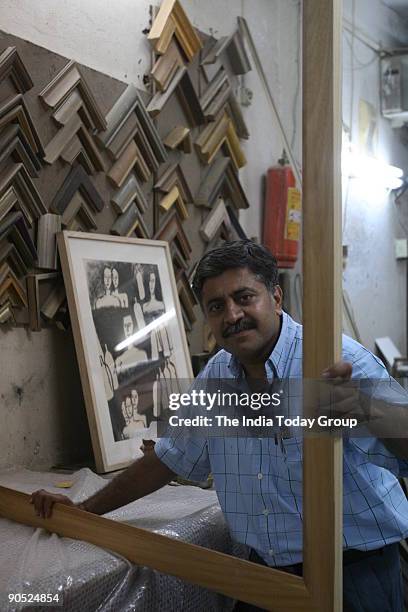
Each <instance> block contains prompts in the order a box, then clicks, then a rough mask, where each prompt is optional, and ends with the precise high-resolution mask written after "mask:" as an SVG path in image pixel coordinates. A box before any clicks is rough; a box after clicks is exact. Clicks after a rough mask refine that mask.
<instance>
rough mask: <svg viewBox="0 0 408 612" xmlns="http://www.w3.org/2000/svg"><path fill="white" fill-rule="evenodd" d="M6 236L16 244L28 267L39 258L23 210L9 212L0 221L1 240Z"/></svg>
mask: <svg viewBox="0 0 408 612" xmlns="http://www.w3.org/2000/svg"><path fill="white" fill-rule="evenodd" d="M5 238H7V239H8V240H10V241H11V242H12V243H13V244H14V245H15V247H16V250H17V251H18V254H19V255H20V257H21V259H22V260H23V261H24V264H25V265H26V267H27V268H30V267H31V266H33V265H34V263H35V262H36V260H37V250H36V248H35V245H34V243H33V241H32V239H31V236H30V233H29V232H28V229H27V225H26V222H25V219H24V215H23V213H22V212H21V211H16V212H12V213H9V214H8V215H7V216H6V217H4V218H3V220H2V222H1V223H0V240H3V239H5Z"/></svg>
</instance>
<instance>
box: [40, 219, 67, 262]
mask: <svg viewBox="0 0 408 612" xmlns="http://www.w3.org/2000/svg"><path fill="white" fill-rule="evenodd" d="M60 231H61V217H60V215H53V214H52V213H47V214H46V215H42V216H41V217H40V218H39V219H38V231H37V253H38V267H39V268H46V269H47V270H56V269H57V240H56V235H57V233H58V232H60Z"/></svg>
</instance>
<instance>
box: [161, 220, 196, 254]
mask: <svg viewBox="0 0 408 612" xmlns="http://www.w3.org/2000/svg"><path fill="white" fill-rule="evenodd" d="M154 239H155V240H165V241H166V242H169V243H171V242H173V240H177V242H178V245H179V247H180V250H181V252H182V254H183V257H184V258H185V259H189V258H190V254H191V251H192V248H191V244H190V243H189V241H188V238H187V236H186V234H185V232H184V230H183V226H182V224H181V221H180V219H179V217H178V213H177V211H176V210H175V211H173V212H171V213H170V214H169V216H168V217H166V219H165V222H164V224H163V226H162V227H161V228H160V229H159V231H158V232H156V234H155V236H154Z"/></svg>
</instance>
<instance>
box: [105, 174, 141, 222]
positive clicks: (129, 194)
mask: <svg viewBox="0 0 408 612" xmlns="http://www.w3.org/2000/svg"><path fill="white" fill-rule="evenodd" d="M133 202H135V203H136V205H137V207H138V208H139V210H140V212H141V213H144V212H146V210H147V208H148V202H147V200H146V197H145V195H144V193H143V191H142V188H141V187H140V185H139V183H138V180H137V178H136V177H135V175H134V174H131V175H130V176H129V178H128V179H127V181H126V182H125V183H124V184H123V185H122V187H121V188H120V190H119V191H117V192H116V193H115V195H114V196H113V197H112V199H111V203H112V206H113V208H114V209H115V211H116V212H117V213H118V214H123V213H125V212H126V211H127V209H128V208H129V206H130V205H131V204H132V203H133Z"/></svg>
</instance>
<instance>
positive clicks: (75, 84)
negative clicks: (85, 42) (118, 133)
mask: <svg viewBox="0 0 408 612" xmlns="http://www.w3.org/2000/svg"><path fill="white" fill-rule="evenodd" d="M75 89H77V90H78V92H79V93H80V95H81V98H82V100H83V105H84V107H85V108H86V111H87V112H86V117H87V118H89V119H91V120H92V123H91V124H90V125H89V126H88V127H90V128H93V129H97V130H105V129H106V120H105V117H104V116H103V114H102V112H101V110H100V109H99V106H98V104H97V102H96V100H95V98H94V96H93V94H92V92H91V90H90V88H89V86H88V84H87V82H86V80H85V79H84V77H83V76H82V74H81V72H80V70H79V68H78V66H77V64H76V63H75V62H74V61H73V60H71V61H70V62H68V64H66V65H65V66H64V68H63V69H62V70H60V71H59V72H58V74H57V75H56V76H55V77H54V78H53V79H52V81H51V82H50V83H48V85H46V87H44V89H43V90H42V91H41V92H40V94H39V96H40V98H41V99H42V100H43V101H44V103H45V104H46V105H47V106H49V107H50V108H53V109H59V107H60V106H61V105H62V104H64V102H65V101H66V99H67V98H68V97H69V95H70V94H71V93H72V92H73V91H74V90H75Z"/></svg>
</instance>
